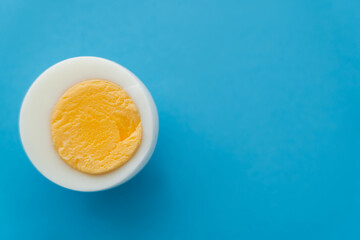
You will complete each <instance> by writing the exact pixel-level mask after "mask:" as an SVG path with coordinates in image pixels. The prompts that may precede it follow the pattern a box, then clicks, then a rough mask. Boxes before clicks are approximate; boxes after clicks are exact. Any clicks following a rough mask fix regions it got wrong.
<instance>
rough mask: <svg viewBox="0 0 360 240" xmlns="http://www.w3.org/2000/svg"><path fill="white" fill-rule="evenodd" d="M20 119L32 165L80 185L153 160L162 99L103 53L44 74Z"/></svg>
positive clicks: (115, 177)
mask: <svg viewBox="0 0 360 240" xmlns="http://www.w3.org/2000/svg"><path fill="white" fill-rule="evenodd" d="M19 125H20V135H21V140H22V143H23V146H24V149H25V151H26V153H27V155H28V157H29V158H30V160H31V162H32V163H33V165H34V166H35V167H36V168H37V169H38V170H39V171H40V172H41V173H42V174H43V175H44V176H45V177H47V178H48V179H50V180H51V181H53V182H54V183H56V184H58V185H60V186H63V187H65V188H69V189H72V190H77V191H99V190H104V189H108V188H112V187H115V186H117V185H119V184H122V183H124V182H125V181H127V180H129V179H130V178H131V177H133V176H134V175H135V174H136V173H137V172H139V171H140V170H141V169H142V168H143V167H144V166H145V164H146V163H147V162H148V160H149V159H150V157H151V155H152V153H153V151H154V148H155V145H156V141H157V135H158V115H157V110H156V106H155V103H154V101H153V98H152V97H151V94H150V92H149V91H148V90H147V88H146V87H145V86H144V84H143V83H142V82H141V81H140V80H139V79H138V78H137V77H136V76H135V75H134V74H132V73H131V72H130V71H129V70H127V69H125V68H124V67H122V66H121V65H119V64H117V63H115V62H112V61H109V60H106V59H103V58H98V57H76V58H71V59H67V60H64V61H62V62H59V63H57V64H55V65H54V66H52V67H50V68H49V69H47V70H46V71H45V72H44V73H42V74H41V75H40V76H39V77H38V78H37V79H36V80H35V82H34V83H33V85H32V86H31V87H30V89H29V91H28V92H27V94H26V96H25V98H24V101H23V104H22V107H21V112H20V121H19Z"/></svg>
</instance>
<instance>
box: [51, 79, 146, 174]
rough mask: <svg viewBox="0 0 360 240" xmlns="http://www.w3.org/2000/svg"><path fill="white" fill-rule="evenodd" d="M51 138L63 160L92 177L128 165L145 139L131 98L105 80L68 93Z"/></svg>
mask: <svg viewBox="0 0 360 240" xmlns="http://www.w3.org/2000/svg"><path fill="white" fill-rule="evenodd" d="M51 137H52V141H53V143H54V146H55V149H56V151H57V152H58V154H59V156H60V158H61V159H63V160H64V161H65V162H66V163H67V164H69V165H70V166H71V167H73V168H75V169H77V170H79V171H81V172H85V173H89V174H102V173H106V172H109V171H111V170H114V169H116V168H118V167H120V166H122V165H124V164H125V163H126V162H128V161H129V160H130V159H131V157H132V156H133V155H134V153H135V152H136V150H137V149H138V147H139V145H140V142H141V138H142V125H141V119H140V114H139V111H138V109H137V107H136V105H135V103H134V102H133V100H132V99H131V98H130V97H129V95H128V94H127V93H126V92H125V91H124V90H123V89H122V88H121V87H119V86H118V85H116V84H114V83H111V82H109V81H105V80H98V79H94V80H87V81H84V82H80V83H78V84H76V85H74V86H73V87H71V88H70V89H68V90H67V91H66V92H65V93H64V94H63V95H62V96H61V98H60V99H59V101H58V102H57V104H56V106H55V108H54V110H53V113H52V117H51Z"/></svg>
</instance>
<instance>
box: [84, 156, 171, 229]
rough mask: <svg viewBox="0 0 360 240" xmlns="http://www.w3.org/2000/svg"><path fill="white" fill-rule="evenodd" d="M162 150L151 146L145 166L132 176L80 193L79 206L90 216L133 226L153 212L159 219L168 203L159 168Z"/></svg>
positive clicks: (162, 175)
mask: <svg viewBox="0 0 360 240" xmlns="http://www.w3.org/2000/svg"><path fill="white" fill-rule="evenodd" d="M163 157H164V156H163V155H162V152H161V151H160V149H159V150H157V149H156V150H155V152H154V154H153V157H152V158H151V160H150V161H149V163H148V164H147V166H146V167H145V168H144V169H143V170H142V171H141V172H140V173H138V175H137V176H135V177H134V178H133V179H131V180H129V181H128V182H126V183H124V184H123V185H120V186H118V187H116V188H114V189H110V190H106V191H102V192H95V193H86V194H84V195H82V197H81V198H82V201H83V203H84V205H83V207H84V208H86V209H85V210H86V211H87V212H88V213H89V214H90V215H91V216H92V217H94V218H96V219H100V220H101V221H105V222H108V223H109V224H111V225H114V224H120V225H119V226H122V227H126V228H127V229H129V230H130V229H134V230H136V229H137V228H138V227H139V224H140V225H141V223H142V222H143V223H144V224H145V225H148V224H149V222H152V221H150V220H151V219H155V218H153V216H155V215H156V219H161V216H163V217H164V215H165V214H166V212H167V211H166V209H164V207H163V206H167V207H169V204H165V202H166V203H167V202H168V194H167V192H168V188H167V186H166V184H165V183H166V181H165V180H164V174H163V172H162V168H161V161H162V159H163Z"/></svg>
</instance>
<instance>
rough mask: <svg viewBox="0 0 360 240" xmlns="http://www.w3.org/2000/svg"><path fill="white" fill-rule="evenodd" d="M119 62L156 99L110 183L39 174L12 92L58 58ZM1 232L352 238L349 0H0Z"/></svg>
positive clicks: (355, 163)
mask: <svg viewBox="0 0 360 240" xmlns="http://www.w3.org/2000/svg"><path fill="white" fill-rule="evenodd" d="M81 55H93V56H100V57H105V58H109V59H111V60H114V61H116V62H118V63H120V64H123V65H124V66H126V67H127V68H129V69H130V70H131V71H133V72H134V73H135V74H137V75H138V76H139V78H140V79H142V81H143V82H144V83H145V84H146V85H147V86H148V88H149V90H150V91H151V92H152V94H153V96H154V99H155V101H156V103H157V106H158V110H159V117H160V135H159V141H158V145H157V148H156V150H155V153H154V156H153V158H152V159H151V161H150V162H149V164H148V165H147V166H146V168H145V169H144V170H143V171H142V172H141V173H140V174H139V175H138V176H136V177H135V178H134V179H133V180H131V181H130V182H128V183H126V184H124V185H123V186H120V187H118V188H116V189H112V190H109V191H104V192H98V193H79V192H74V191H70V190H66V189H63V188H61V187H58V186H56V185H55V184H53V183H51V182H50V181H48V180H47V179H45V178H44V177H43V176H42V175H41V174H40V173H38V172H37V171H36V170H35V168H34V167H33V166H32V165H31V163H30V161H29V160H28V159H27V157H26V155H25V153H24V151H23V149H22V146H21V142H20V139H19V133H18V117H19V110H20V105H21V101H22V99H23V97H24V95H25V93H26V91H27V89H28V88H29V86H30V85H31V83H32V82H33V81H34V80H35V78H36V77H37V76H38V75H39V74H40V73H41V72H42V71H44V70H45V69H46V68H48V67H49V66H51V65H52V64H55V63H56V62H58V61H61V60H63V59H66V58H69V57H74V56H81ZM0 99H1V102H0V117H1V120H0V158H1V159H0V161H1V162H0V164H1V165H0V166H1V168H0V190H1V195H0V218H1V219H0V239H30V237H31V238H32V239H105V240H106V239H156V240H159V239H276V240H281V239H284V240H285V239H286V240H288V239H292V240H296V239H301V240H303V239H316V240H319V239H341V240H343V239H344V240H348V239H350V240H352V239H360V163H359V161H360V153H359V149H360V140H359V134H360V107H359V104H360V2H359V1H356V0H353V1H350V0H338V1H331V0H323V1H313V0H299V1H287V0H286V1H285V0H284V1H280V0H274V1H265V0H264V1H260V0H254V1H226V0H224V1H220V0H219V1H208V0H204V1H196V0H192V1H190V0H183V1H168V0H163V1H73V0H72V1H60V0H59V1H26V0H23V1H20V0H1V1H0Z"/></svg>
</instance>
